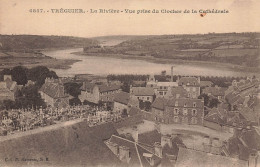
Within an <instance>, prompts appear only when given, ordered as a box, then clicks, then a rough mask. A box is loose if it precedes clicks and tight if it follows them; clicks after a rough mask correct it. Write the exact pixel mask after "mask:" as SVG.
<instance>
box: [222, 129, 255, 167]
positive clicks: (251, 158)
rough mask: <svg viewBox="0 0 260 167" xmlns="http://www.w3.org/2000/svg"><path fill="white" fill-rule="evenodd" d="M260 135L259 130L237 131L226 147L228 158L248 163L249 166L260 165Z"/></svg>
mask: <svg viewBox="0 0 260 167" xmlns="http://www.w3.org/2000/svg"><path fill="white" fill-rule="evenodd" d="M259 141H260V134H259V132H258V130H257V129H241V130H239V129H238V130H237V132H236V135H234V136H233V137H232V138H230V139H229V140H228V141H227V142H226V143H225V145H224V147H225V150H226V154H227V156H230V157H232V158H237V159H238V158H239V159H241V160H244V161H248V163H249V166H250V167H251V166H252V167H258V166H259V165H260V164H259V163H260V143H259Z"/></svg>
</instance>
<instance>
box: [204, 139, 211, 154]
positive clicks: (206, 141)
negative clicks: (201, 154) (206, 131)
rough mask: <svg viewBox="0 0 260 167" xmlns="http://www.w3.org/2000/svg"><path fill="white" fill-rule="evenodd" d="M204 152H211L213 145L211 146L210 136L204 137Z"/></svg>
mask: <svg viewBox="0 0 260 167" xmlns="http://www.w3.org/2000/svg"><path fill="white" fill-rule="evenodd" d="M202 145H203V149H204V150H203V151H205V152H207V153H209V152H210V151H211V144H210V138H209V136H204V139H203V143H202Z"/></svg>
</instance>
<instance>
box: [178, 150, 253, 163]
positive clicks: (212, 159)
mask: <svg viewBox="0 0 260 167" xmlns="http://www.w3.org/2000/svg"><path fill="white" fill-rule="evenodd" d="M183 166H192V167H201V166H205V167H215V166H216V167H227V166H232V167H248V162H247V161H244V160H239V159H235V158H230V157H227V156H222V155H215V154H211V153H207V152H204V151H198V150H193V149H188V148H182V147H180V148H179V152H178V156H177V161H176V167H183Z"/></svg>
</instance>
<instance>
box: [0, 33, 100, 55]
mask: <svg viewBox="0 0 260 167" xmlns="http://www.w3.org/2000/svg"><path fill="white" fill-rule="evenodd" d="M95 43H97V41H96V40H93V39H88V38H79V37H70V36H40V35H0V51H30V50H35V49H49V48H73V47H84V46H89V45H92V44H95Z"/></svg>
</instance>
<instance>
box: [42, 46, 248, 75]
mask: <svg viewBox="0 0 260 167" xmlns="http://www.w3.org/2000/svg"><path fill="white" fill-rule="evenodd" d="M82 50H83V49H82V48H77V49H65V50H55V51H53V50H52V51H44V52H43V53H44V54H45V55H47V56H50V57H53V58H56V59H76V60H81V61H79V62H76V63H74V64H73V65H71V68H69V69H52V70H54V71H55V72H56V73H57V74H58V75H59V76H61V77H66V76H74V75H75V74H94V75H108V74H159V73H160V72H161V71H163V70H166V71H167V74H170V69H171V66H172V65H174V75H186V76H187V75H193V76H246V75H247V74H248V73H243V72H238V71H232V70H230V69H223V68H216V67H209V66H203V65H189V64H187V65H183V64H181V65H179V64H160V63H153V62H148V61H145V60H136V59H120V58H112V57H98V56H83V55H75V54H71V53H72V52H79V51H82Z"/></svg>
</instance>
